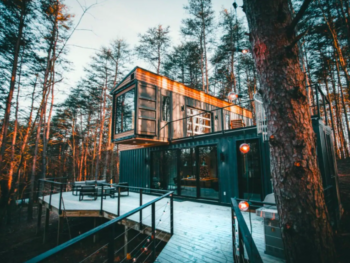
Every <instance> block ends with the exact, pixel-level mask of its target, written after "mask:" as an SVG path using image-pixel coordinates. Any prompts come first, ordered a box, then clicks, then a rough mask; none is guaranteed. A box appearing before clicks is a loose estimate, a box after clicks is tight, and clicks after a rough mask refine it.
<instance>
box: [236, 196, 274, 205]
mask: <svg viewBox="0 0 350 263" xmlns="http://www.w3.org/2000/svg"><path fill="white" fill-rule="evenodd" d="M235 199H236V200H237V201H247V202H249V206H252V205H253V206H255V204H254V203H256V204H258V205H259V206H261V205H272V206H276V203H269V202H262V201H256V200H251V199H250V200H247V199H242V198H237V197H235Z"/></svg>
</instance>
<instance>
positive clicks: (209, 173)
mask: <svg viewBox="0 0 350 263" xmlns="http://www.w3.org/2000/svg"><path fill="white" fill-rule="evenodd" d="M198 151H199V155H198V159H199V160H198V161H199V162H198V165H199V186H200V195H201V197H202V198H210V199H218V198H219V179H218V175H217V158H216V152H217V150H216V146H204V147H199V148H198Z"/></svg>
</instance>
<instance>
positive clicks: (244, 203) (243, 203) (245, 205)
mask: <svg viewBox="0 0 350 263" xmlns="http://www.w3.org/2000/svg"><path fill="white" fill-rule="evenodd" d="M238 208H239V210H241V211H243V212H245V211H247V210H248V209H249V204H248V202H247V201H241V202H239V204H238Z"/></svg>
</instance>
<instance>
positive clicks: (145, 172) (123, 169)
mask: <svg viewBox="0 0 350 263" xmlns="http://www.w3.org/2000/svg"><path fill="white" fill-rule="evenodd" d="M149 150H150V148H142V149H137V150H129V151H122V152H121V155H120V167H119V168H120V179H119V181H120V182H128V183H129V185H130V186H137V187H149V183H150V171H151V170H150V169H151V165H150V162H149V161H147V160H148V158H149V157H148V156H149Z"/></svg>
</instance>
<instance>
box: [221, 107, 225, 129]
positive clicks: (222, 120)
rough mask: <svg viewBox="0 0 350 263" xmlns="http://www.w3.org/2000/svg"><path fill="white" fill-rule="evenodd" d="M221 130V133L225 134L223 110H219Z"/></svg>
mask: <svg viewBox="0 0 350 263" xmlns="http://www.w3.org/2000/svg"><path fill="white" fill-rule="evenodd" d="M220 111H221V130H222V133H225V125H224V109H221V110H220Z"/></svg>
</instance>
